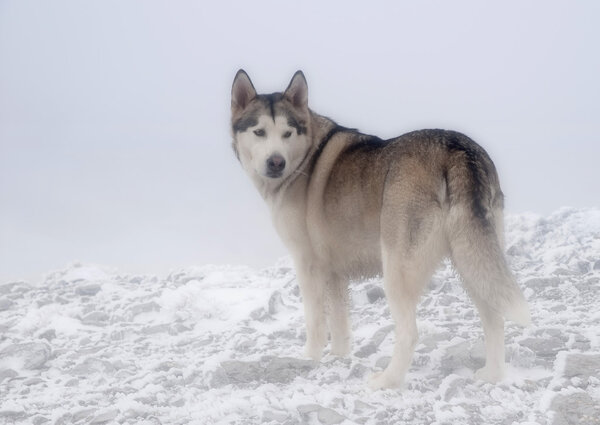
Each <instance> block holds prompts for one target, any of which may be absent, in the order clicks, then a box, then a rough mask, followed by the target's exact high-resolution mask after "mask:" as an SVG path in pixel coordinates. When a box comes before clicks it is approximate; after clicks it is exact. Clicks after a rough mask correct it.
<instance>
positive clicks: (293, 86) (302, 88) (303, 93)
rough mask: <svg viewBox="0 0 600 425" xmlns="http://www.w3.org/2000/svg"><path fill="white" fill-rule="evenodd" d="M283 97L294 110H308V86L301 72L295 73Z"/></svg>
mask: <svg viewBox="0 0 600 425" xmlns="http://www.w3.org/2000/svg"><path fill="white" fill-rule="evenodd" d="M283 95H284V96H285V98H286V99H287V100H289V101H290V102H291V103H292V105H294V106H295V107H296V108H308V84H306V78H304V74H303V73H302V71H296V73H295V74H294V76H293V77H292V81H290V84H289V86H288V87H287V89H285V92H284V93H283Z"/></svg>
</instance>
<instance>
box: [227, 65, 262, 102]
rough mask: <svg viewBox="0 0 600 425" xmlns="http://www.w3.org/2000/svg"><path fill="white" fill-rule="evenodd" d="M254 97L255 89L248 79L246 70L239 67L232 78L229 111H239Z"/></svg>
mask: <svg viewBox="0 0 600 425" xmlns="http://www.w3.org/2000/svg"><path fill="white" fill-rule="evenodd" d="M255 97H256V90H255V89H254V86H253V85H252V81H250V77H248V74H246V71H244V70H243V69H240V70H239V71H238V72H237V74H235V78H234V79H233V86H232V87H231V111H232V112H239V111H242V110H244V108H246V106H248V104H249V103H250V101H251V100H252V99H254V98H255Z"/></svg>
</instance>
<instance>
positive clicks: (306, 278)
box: [296, 262, 327, 361]
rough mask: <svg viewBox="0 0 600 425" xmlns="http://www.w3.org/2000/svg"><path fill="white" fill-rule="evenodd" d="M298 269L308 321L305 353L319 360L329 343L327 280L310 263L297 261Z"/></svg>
mask: <svg viewBox="0 0 600 425" xmlns="http://www.w3.org/2000/svg"><path fill="white" fill-rule="evenodd" d="M296 270H297V274H298V284H299V286H300V293H301V294H302V303H303V304H304V318H305V321H306V345H305V346H304V355H306V356H307V357H310V358H311V359H313V360H317V361H318V360H320V359H321V357H322V356H323V348H324V347H325V344H327V323H326V320H325V281H324V280H323V275H322V273H319V272H318V270H317V268H316V267H314V266H311V265H310V264H304V263H302V262H300V263H298V262H297V263H296Z"/></svg>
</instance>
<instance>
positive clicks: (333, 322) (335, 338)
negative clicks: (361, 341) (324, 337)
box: [327, 276, 351, 356]
mask: <svg viewBox="0 0 600 425" xmlns="http://www.w3.org/2000/svg"><path fill="white" fill-rule="evenodd" d="M348 295H349V294H348V282H347V280H345V279H342V278H340V277H338V276H332V277H331V278H330V279H329V280H328V281H327V306H328V311H327V313H328V314H327V322H328V325H329V332H330V334H331V354H333V355H335V356H346V355H347V354H349V353H350V345H351V331H350V318H349V314H348V313H349V312H348V309H349V296H348Z"/></svg>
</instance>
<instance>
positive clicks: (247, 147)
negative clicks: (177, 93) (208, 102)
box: [231, 70, 311, 184]
mask: <svg viewBox="0 0 600 425" xmlns="http://www.w3.org/2000/svg"><path fill="white" fill-rule="evenodd" d="M307 96H308V87H307V85H306V79H305V78H304V74H303V73H302V71H298V72H296V73H295V74H294V77H293V78H292V80H291V81H290V84H289V85H288V87H287V89H286V90H285V91H284V92H283V93H273V94H257V93H256V90H255V89H254V86H253V85H252V81H250V77H248V74H246V72H244V71H243V70H239V71H238V73H237V74H236V76H235V79H234V80H233V87H232V89H231V128H232V133H233V149H234V151H235V153H236V155H237V157H238V159H239V160H240V162H241V163H242V166H243V167H244V169H245V170H246V172H247V173H248V174H249V175H250V177H252V178H253V179H258V180H259V181H262V182H263V183H267V184H269V183H276V182H277V181H280V180H283V179H285V178H286V177H288V176H289V175H290V174H292V173H293V172H294V171H296V169H297V168H298V166H299V165H300V164H301V162H302V160H303V159H304V158H305V157H306V155H307V153H308V150H309V149H310V143H311V142H310V141H311V138H310V112H309V109H308V97H307Z"/></svg>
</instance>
